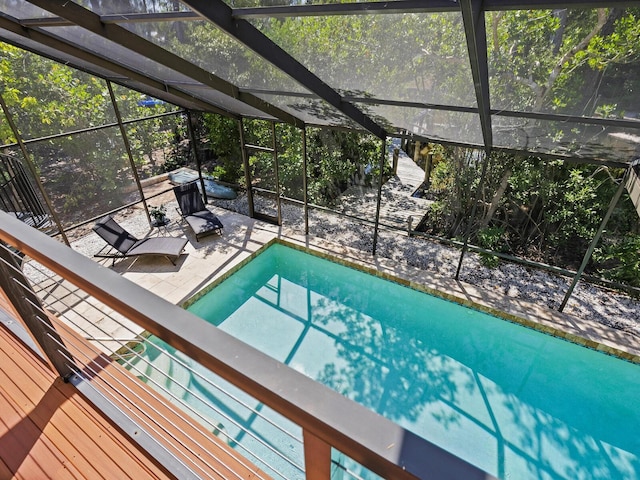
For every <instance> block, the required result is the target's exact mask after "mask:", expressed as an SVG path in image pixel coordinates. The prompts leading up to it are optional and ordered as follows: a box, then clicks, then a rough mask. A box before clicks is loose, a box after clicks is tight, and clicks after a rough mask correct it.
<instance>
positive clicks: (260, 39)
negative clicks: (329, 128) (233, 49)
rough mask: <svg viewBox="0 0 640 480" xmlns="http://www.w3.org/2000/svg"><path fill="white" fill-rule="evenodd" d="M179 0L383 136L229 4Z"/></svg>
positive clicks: (212, 0)
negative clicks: (234, 15) (238, 14)
mask: <svg viewBox="0 0 640 480" xmlns="http://www.w3.org/2000/svg"><path fill="white" fill-rule="evenodd" d="M183 3H185V4H187V5H188V6H189V7H191V8H192V9H194V10H195V11H197V12H198V13H200V14H201V15H202V16H203V18H206V19H207V20H209V21H211V22H213V23H214V24H215V25H217V26H218V27H219V28H221V29H222V30H223V31H225V32H227V33H228V34H229V35H231V36H232V37H233V38H235V39H237V40H239V41H240V42H242V43H243V44H245V45H246V46H247V47H249V48H251V49H252V50H253V51H254V52H256V53H257V54H258V55H260V56H261V57H263V58H264V59H266V60H268V61H269V62H271V63H272V64H273V65H275V66H276V67H278V68H279V69H280V70H282V71H283V72H285V73H286V74H287V75H289V76H290V77H292V78H294V79H295V80H297V81H298V82H299V83H300V84H302V85H303V86H304V87H305V88H307V89H308V90H310V91H311V92H313V93H315V94H316V95H318V96H319V97H320V98H321V99H323V100H325V101H326V102H327V103H329V104H330V105H331V106H333V107H334V108H336V109H337V110H339V111H340V112H342V113H344V114H345V115H346V116H347V117H349V118H351V119H352V120H353V121H355V122H356V123H357V124H359V125H362V127H364V128H365V129H366V130H368V131H369V132H371V133H372V134H374V135H376V136H377V137H379V138H381V139H384V138H386V132H385V130H384V128H383V127H381V126H380V125H378V124H377V123H376V122H374V121H373V120H372V119H371V118H370V117H368V116H367V115H365V114H364V113H363V112H362V111H360V110H359V109H358V108H356V107H355V106H354V105H352V104H351V103H348V102H345V101H344V99H343V98H342V97H341V96H340V94H339V93H338V92H336V91H335V90H334V89H333V88H331V87H330V86H329V85H327V84H326V83H324V82H323V81H322V80H321V79H320V78H318V77H317V76H316V75H315V74H313V73H312V72H310V71H309V70H308V69H307V68H306V67H305V66H304V65H302V64H301V63H300V62H298V61H297V60H296V59H294V58H293V57H292V56H291V55H289V54H288V53H287V52H286V51H285V50H283V49H282V48H281V47H280V46H279V45H278V44H276V43H275V42H273V41H272V40H271V39H270V38H268V37H267V36H266V35H264V34H263V33H262V32H260V31H259V30H258V29H257V28H255V27H254V26H253V25H252V24H251V23H249V22H248V21H247V20H243V19H236V18H234V17H233V12H232V10H231V7H229V6H228V5H227V4H226V3H224V1H222V0H184V2H183ZM298 126H301V125H298Z"/></svg>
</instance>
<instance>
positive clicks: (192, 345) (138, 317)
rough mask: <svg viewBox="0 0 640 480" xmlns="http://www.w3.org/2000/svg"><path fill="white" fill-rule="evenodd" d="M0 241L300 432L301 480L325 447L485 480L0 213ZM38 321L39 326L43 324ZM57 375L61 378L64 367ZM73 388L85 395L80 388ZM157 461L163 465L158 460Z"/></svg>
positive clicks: (390, 466)
mask: <svg viewBox="0 0 640 480" xmlns="http://www.w3.org/2000/svg"><path fill="white" fill-rule="evenodd" d="M0 240H2V241H3V242H5V243H6V244H8V245H10V246H11V247H14V248H16V249H17V250H19V251H20V252H22V253H24V254H26V255H27V256H28V257H30V258H31V259H33V260H35V261H37V262H39V263H40V264H42V265H43V266H44V267H46V268H48V269H50V270H51V271H53V272H55V273H56V274H57V275H59V276H60V277H62V278H63V279H65V280H67V281H69V282H71V283H73V284H74V285H77V286H78V287H80V288H81V289H82V290H83V291H84V292H86V293H88V294H89V295H91V296H92V297H94V298H96V299H98V300H99V301H101V302H103V303H104V304H105V305H107V306H108V307H110V308H112V309H113V310H115V311H116V312H118V313H119V314H121V315H123V316H124V317H126V318H128V319H130V320H131V321H133V322H134V323H136V324H138V325H140V326H141V327H142V328H144V329H145V330H147V331H149V332H151V333H152V334H153V335H155V336H157V337H159V338H161V339H162V340H163V341H164V342H166V343H167V344H169V345H171V346H172V347H174V348H176V349H178V350H179V351H181V352H184V353H185V354H187V355H188V356H189V357H191V358H192V359H194V360H195V361H197V362H199V363H200V364H202V365H203V366H205V367H206V368H208V369H210V370H211V371H213V372H214V373H216V374H217V375H219V376H220V377H222V378H223V379H225V380H226V381H228V382H230V383H231V384H233V385H234V386H236V387H238V388H240V389H241V390H243V391H244V392H246V393H248V394H249V395H251V396H252V397H254V398H255V399H257V400H258V401H260V402H262V403H263V404H265V405H266V406H268V407H270V408H272V409H273V410H275V411H276V412H278V413H280V414H281V415H283V416H284V417H286V418H287V419H289V420H290V421H292V422H293V423H295V424H297V425H299V426H300V427H301V428H302V431H303V439H304V459H305V465H306V472H305V473H306V478H308V479H313V480H316V479H318V480H320V479H321V480H327V479H328V478H330V471H331V468H330V467H331V450H332V448H334V449H337V450H338V451H340V452H342V453H343V454H345V455H347V456H348V457H350V458H352V459H353V460H355V461H356V462H358V463H360V464H362V465H363V466H365V467H366V468H368V469H370V470H372V471H373V472H375V473H377V474H378V475H380V476H382V477H384V478H393V479H415V478H425V479H426V478H429V479H445V478H451V479H461V478H464V479H467V480H475V479H490V478H492V477H491V476H490V475H488V474H487V473H485V472H483V471H481V470H479V469H477V468H476V467H474V466H472V465H470V464H468V463H466V462H464V461H463V460H461V459H459V458H457V457H455V456H454V455H452V454H450V453H448V452H446V451H445V450H443V449H441V448H439V447H437V446H435V445H434V444H432V443H430V442H428V441H426V440H424V439H422V438H420V437H418V436H416V435H415V434H413V433H411V432H410V431H408V430H406V429H404V428H402V427H400V426H398V425H396V424H395V423H393V422H391V421H389V420H387V419H385V418H383V417H381V416H379V415H377V414H376V413H374V412H372V411H370V410H368V409H366V408H365V407H362V406H360V405H358V404H356V403H355V402H352V401H350V400H348V399H347V398H345V397H343V396H342V395H340V394H338V393H336V392H334V391H333V390H331V389H329V388H327V387H325V386H323V385H320V384H319V383H317V382H315V381H313V380H311V379H310V378H308V377H306V376H304V375H302V374H300V373H298V372H296V371H294V370H292V369H290V368H289V367H287V366H286V365H284V364H282V363H280V362H278V361H276V360H274V359H273V358H271V357H269V356H267V355H265V354H263V353H261V352H259V351H257V350H255V349H254V348H251V347H249V346H247V345H246V344H244V343H242V342H240V341H239V340H237V339H236V338H234V337H232V336H230V335H229V334H227V333H225V332H223V331H221V330H219V329H217V328H216V327H214V326H213V325H211V324H209V323H207V322H205V321H204V320H202V319H200V318H199V317H197V316H195V315H193V314H191V313H189V312H187V311H185V310H183V309H181V308H179V307H177V306H175V305H173V304H170V303H168V302H166V301H165V300H163V299H162V298H159V297H158V296H156V295H154V294H153V293H151V292H149V291H147V290H145V289H144V288H142V287H140V286H138V285H135V284H133V283H131V282H130V281H128V280H126V279H124V278H123V277H121V276H120V275H118V274H117V273H115V272H114V271H112V270H110V269H108V268H105V267H102V266H100V265H98V264H96V263H95V262H93V261H92V260H90V259H88V258H86V257H84V256H82V255H80V254H78V253H76V252H74V251H73V250H71V249H70V248H68V247H66V246H65V245H62V244H60V243H58V242H56V241H55V240H52V239H51V238H49V237H47V236H46V235H44V234H41V233H40V232H38V231H36V230H34V229H33V228H31V227H28V226H27V225H25V224H23V223H21V222H19V221H18V220H15V219H13V218H10V216H9V215H7V214H5V213H4V212H0ZM11 271H12V270H11V269H8V270H7V269H5V273H4V274H3V275H5V277H14V278H5V280H8V282H7V281H5V282H4V283H3V290H5V294H6V295H7V297H8V298H9V299H10V300H11V302H12V303H13V307H14V308H15V309H16V311H17V312H18V313H19V314H20V315H21V316H22V317H23V318H24V317H26V316H29V315H33V312H30V311H29V308H28V307H25V306H24V302H22V303H21V300H20V298H18V297H20V294H18V293H16V292H15V291H13V292H12V291H11V289H10V288H5V285H8V284H9V283H11V282H12V281H15V277H16V276H19V273H15V270H14V273H15V275H12V274H11V273H10V272H11ZM7 272H9V273H7ZM7 290H9V291H7ZM27 303H31V302H27ZM41 320H42V319H39V320H38V321H39V322H40V323H42V322H41ZM51 328H53V331H54V332H58V333H59V332H60V329H61V327H60V325H58V324H56V323H55V322H51ZM50 333H51V332H49V333H47V335H49V334H50ZM53 343H54V344H55V343H56V342H55V341H54V342H53ZM62 345H64V342H62ZM58 347H60V344H57V347H55V348H54V350H56V351H57V353H56V352H53V351H51V347H50V346H49V347H47V346H46V345H45V347H44V348H43V349H44V350H45V353H46V354H47V356H49V358H54V363H55V362H58V361H59V360H55V357H56V356H57V355H60V350H63V348H58ZM67 348H69V347H67ZM69 349H70V350H71V348H69ZM62 356H63V357H64V358H66V360H65V362H63V363H65V364H68V362H69V358H67V357H66V355H65V354H63V355H62ZM71 358H72V359H74V360H75V361H78V354H77V352H76V354H75V356H74V352H71ZM67 366H68V365H67ZM78 367H81V366H79V365H76V366H75V367H74V366H72V367H71V370H74V369H75V368H78ZM61 375H63V376H64V375H67V376H68V373H67V370H66V369H65V368H62V371H61ZM71 377H73V375H71ZM89 377H91V375H89ZM79 385H80V387H79V388H86V386H83V385H84V384H83V383H82V382H79ZM125 420H126V419H125ZM129 420H134V421H135V419H129ZM141 432H144V433H145V435H148V436H150V437H153V432H148V431H146V430H145V427H144V425H139V424H138V428H137V429H136V430H135V431H134V432H132V435H134V436H138V437H141V436H143V435H141ZM155 454H156V455H159V456H160V457H162V456H163V455H165V454H166V453H165V452H163V451H162V450H158V451H156V452H155ZM158 461H160V462H163V458H160V459H159V460H158Z"/></svg>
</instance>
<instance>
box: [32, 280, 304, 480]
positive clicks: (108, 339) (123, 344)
mask: <svg viewBox="0 0 640 480" xmlns="http://www.w3.org/2000/svg"><path fill="white" fill-rule="evenodd" d="M70 294H71V295H73V294H74V293H73V292H70ZM75 295H76V297H77V298H78V299H79V300H81V301H85V300H86V299H84V298H82V297H80V296H79V295H77V294H75ZM56 300H59V299H56ZM87 303H89V302H87ZM91 306H92V307H93V308H96V309H97V307H96V306H94V305H91ZM43 313H44V312H43ZM57 313H60V312H57ZM75 313H76V315H78V316H80V317H82V315H80V314H78V313H77V312H75ZM60 314H61V315H62V316H63V317H64V318H65V320H66V321H67V322H69V323H71V324H72V325H73V326H74V327H75V328H76V329H77V330H80V331H82V332H83V333H84V334H88V332H87V331H86V330H85V329H84V328H83V327H82V326H80V325H79V324H78V323H77V322H75V321H74V320H73V319H71V318H67V317H66V316H64V314H63V313H60ZM110 319H111V320H113V321H114V322H115V323H117V324H118V325H119V326H121V327H123V328H125V329H127V330H129V331H130V332H131V333H132V334H133V335H134V336H135V337H137V338H132V339H129V340H126V339H125V340H121V341H117V340H116V339H114V338H113V337H109V336H108V332H107V331H106V330H104V329H103V328H102V327H101V326H100V325H99V324H93V325H92V327H94V328H97V329H98V330H99V331H100V332H101V333H103V334H105V335H107V336H106V337H105V340H100V341H99V340H96V339H95V338H94V339H93V340H94V341H96V342H97V343H99V344H101V345H103V346H104V345H105V343H106V342H115V343H116V344H118V345H120V347H121V348H124V349H126V350H127V351H128V354H131V355H133V356H134V357H137V358H138V359H139V361H141V362H144V363H146V364H147V365H149V366H150V367H151V368H152V369H153V370H154V371H156V372H157V373H158V374H159V375H161V376H164V377H165V378H166V379H168V380H170V381H171V382H173V383H174V384H175V385H176V386H178V387H180V388H181V389H182V390H183V391H184V392H185V393H188V394H189V395H191V396H193V397H194V398H196V399H197V400H199V401H200V402H202V403H203V404H207V401H206V400H205V399H204V398H202V396H201V395H200V394H198V393H197V392H194V391H193V390H192V389H189V388H188V387H186V386H184V385H183V384H182V383H180V382H178V381H177V380H176V379H175V378H172V377H171V376H170V375H169V374H167V373H166V372H164V371H162V370H161V369H159V368H158V367H157V366H156V365H154V364H153V363H152V362H149V361H148V360H147V359H145V358H144V357H142V356H141V355H139V354H138V352H136V351H135V350H134V349H132V348H131V347H130V346H129V345H128V344H127V343H128V342H132V341H136V342H140V343H143V344H146V343H150V342H148V340H147V339H144V338H141V337H140V335H138V334H135V333H134V332H133V331H132V330H131V329H130V328H129V327H128V326H126V325H125V324H124V323H122V322H120V321H119V320H117V319H116V318H115V317H110ZM85 320H87V321H88V319H86V318H85ZM153 346H154V348H156V349H158V350H160V351H161V352H162V353H163V354H164V355H166V356H168V357H169V358H170V359H171V360H173V361H176V362H177V363H178V364H179V365H180V366H182V367H184V368H187V369H188V368H189V366H188V365H187V364H185V363H184V362H183V361H181V360H180V359H179V358H177V357H176V356H175V355H173V354H171V353H169V352H168V351H167V350H166V349H162V348H159V346H158V345H156V344H154V345H153ZM116 355H117V354H116ZM122 361H124V362H126V363H127V364H131V361H130V360H127V359H123V360H122ZM131 366H132V368H134V370H135V371H136V372H138V373H140V374H142V375H144V376H145V378H146V380H147V381H149V382H151V383H152V384H153V385H154V386H155V387H156V388H157V389H159V390H161V391H163V392H164V393H165V394H166V395H168V396H169V397H171V398H173V399H174V400H176V401H177V402H179V403H180V404H181V405H182V406H183V408H185V409H187V410H188V411H190V412H192V413H193V414H194V415H195V416H196V417H198V418H200V419H201V420H202V421H203V422H205V423H207V424H209V425H211V426H212V427H215V426H216V425H214V424H212V423H211V420H210V419H208V418H206V417H205V416H204V415H202V413H201V412H199V411H198V410H196V409H195V408H194V407H192V406H191V405H189V404H188V403H186V402H185V401H184V400H183V399H181V398H180V397H178V396H176V395H175V394H174V393H173V392H171V391H170V390H168V389H166V388H165V387H164V386H162V385H161V384H160V383H158V382H157V381H156V380H154V379H153V378H151V377H149V376H148V375H146V374H145V373H144V372H143V371H141V370H140V369H139V368H137V367H136V366H135V365H131ZM190 373H191V374H194V375H196V376H198V377H199V378H200V379H202V380H203V381H204V382H206V383H208V384H209V385H210V386H212V387H214V388H215V389H216V390H218V391H219V392H221V393H223V394H224V395H226V396H227V397H228V398H230V399H231V400H233V401H235V402H237V403H239V404H240V405H242V406H243V407H244V408H246V409H247V410H248V411H250V412H252V413H253V414H255V415H257V416H259V417H260V418H261V419H262V420H264V421H265V422H267V423H269V424H270V425H272V426H273V427H275V428H277V429H278V430H280V431H281V432H283V433H284V434H286V435H288V436H289V437H291V438H292V439H293V440H295V441H296V442H298V443H302V442H301V439H300V438H299V437H296V436H295V435H294V434H293V433H291V432H289V431H288V430H286V429H285V428H283V427H282V426H280V425H278V424H277V423H275V422H273V421H272V420H270V419H269V418H268V417H266V416H264V415H262V414H261V413H260V412H259V411H257V410H256V409H254V408H251V407H250V406H249V405H247V404H246V403H245V402H243V401H241V400H240V399H238V398H237V397H236V396H234V395H232V394H231V393H230V392H228V391H227V390H225V389H223V388H222V387H220V386H219V385H217V384H215V383H214V382H212V381H211V379H209V378H207V377H205V376H203V375H202V374H200V373H199V372H197V371H193V370H190ZM210 408H212V410H214V411H215V412H216V413H217V414H219V415H220V416H222V417H223V418H224V419H226V420H227V421H228V422H230V423H232V424H234V425H235V426H236V427H237V428H238V429H239V430H241V431H242V432H244V433H245V434H247V435H249V436H251V437H252V438H253V439H254V440H255V441H256V442H258V443H260V444H261V445H263V447H265V448H267V449H268V450H270V451H272V452H273V453H274V454H275V455H277V456H279V457H280V458H282V459H283V460H284V461H286V462H287V463H289V464H290V465H292V466H293V467H294V468H296V469H298V470H299V471H301V472H304V467H302V466H300V465H298V464H297V463H296V462H294V461H293V460H292V459H290V458H288V457H287V456H286V455H284V454H282V452H279V451H278V450H277V449H275V448H274V447H272V446H271V445H269V444H268V443H267V442H265V441H264V440H262V439H261V438H260V437H258V436H257V435H255V434H254V433H253V432H252V431H251V430H249V429H247V428H246V427H244V426H242V425H241V424H240V423H238V422H237V421H236V420H234V419H233V418H231V417H229V415H227V414H225V413H224V412H221V411H220V410H219V409H217V408H215V407H213V406H210ZM221 434H222V435H224V436H225V437H226V438H227V439H229V440H233V438H231V437H230V435H229V434H228V433H227V432H224V431H221ZM237 445H238V446H239V447H240V448H241V449H242V450H243V451H245V452H246V453H248V454H250V455H251V456H252V457H254V458H256V459H258V461H260V462H262V463H264V464H265V465H267V466H268V467H269V468H271V469H272V470H273V471H274V472H276V473H278V474H279V472H278V470H277V469H276V468H274V467H272V466H271V465H269V463H268V462H266V461H265V460H264V459H262V458H261V457H260V455H259V454H257V453H255V452H253V451H251V450H250V449H249V448H247V447H246V446H245V445H242V444H241V443H237ZM283 478H284V477H283Z"/></svg>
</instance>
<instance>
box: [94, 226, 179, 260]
mask: <svg viewBox="0 0 640 480" xmlns="http://www.w3.org/2000/svg"><path fill="white" fill-rule="evenodd" d="M93 231H94V232H96V233H97V234H98V235H100V237H102V239H103V240H104V241H105V242H107V244H108V245H105V246H104V247H103V248H102V249H101V250H100V251H99V252H98V253H96V254H95V255H94V257H99V258H111V259H112V262H111V265H113V264H114V263H115V262H116V259H118V258H126V257H137V256H140V255H162V256H164V257H167V258H168V259H169V261H170V262H171V263H173V264H174V265H175V264H176V263H175V260H177V259H178V257H180V255H181V254H182V251H183V250H184V247H185V245H186V244H187V242H188V240H187V239H186V238H175V237H149V238H143V239H137V238H136V237H134V236H133V235H131V234H130V233H129V232H127V231H126V230H125V229H124V228H122V226H120V224H118V223H117V222H116V221H115V220H114V219H113V217H112V216H111V215H107V216H105V217H103V218H102V219H101V220H99V221H98V222H97V223H96V224H95V225H94V226H93ZM174 259H175V260H174Z"/></svg>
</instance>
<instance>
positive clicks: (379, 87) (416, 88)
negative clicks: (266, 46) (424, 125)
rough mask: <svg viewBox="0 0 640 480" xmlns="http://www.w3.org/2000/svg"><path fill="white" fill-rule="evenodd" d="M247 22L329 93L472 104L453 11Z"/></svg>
mask: <svg viewBox="0 0 640 480" xmlns="http://www.w3.org/2000/svg"><path fill="white" fill-rule="evenodd" d="M252 23H253V24H254V25H255V26H256V27H257V28H259V29H260V30H261V31H262V32H263V33H264V34H265V35H267V36H268V37H269V38H271V40H273V41H274V42H275V43H277V44H279V45H280V46H281V47H282V48H284V50H286V51H287V52H288V53H289V54H290V55H291V56H293V57H294V58H295V59H296V60H298V61H299V62H301V63H302V64H303V65H305V66H306V67H307V68H308V69H309V70H311V72H313V73H315V74H316V75H317V76H318V77H320V78H321V79H322V80H323V81H324V82H325V83H327V84H328V85H331V86H332V87H333V88H334V89H335V90H340V91H341V92H346V93H348V94H349V95H353V96H362V97H368V98H381V99H385V100H401V101H413V102H425V103H437V104H444V105H461V106H467V107H474V106H475V105H476V100H475V93H474V87H473V80H472V78H471V71H470V69H469V55H468V53H467V46H466V42H465V37H464V28H463V24H462V17H461V15H460V14H459V13H439V14H415V13H411V14H398V15H396V14H386V15H336V16H327V17H298V18H285V19H280V18H278V19H266V20H265V19H260V20H253V21H252Z"/></svg>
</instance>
